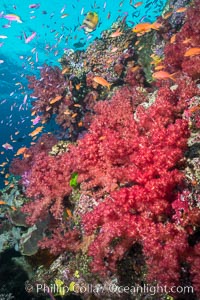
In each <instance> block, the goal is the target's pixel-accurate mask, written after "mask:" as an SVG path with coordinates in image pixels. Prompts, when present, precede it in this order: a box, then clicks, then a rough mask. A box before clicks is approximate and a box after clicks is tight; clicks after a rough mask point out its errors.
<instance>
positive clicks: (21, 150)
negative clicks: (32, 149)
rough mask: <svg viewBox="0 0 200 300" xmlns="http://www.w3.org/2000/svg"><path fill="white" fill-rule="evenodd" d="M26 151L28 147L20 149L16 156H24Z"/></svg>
mask: <svg viewBox="0 0 200 300" xmlns="http://www.w3.org/2000/svg"><path fill="white" fill-rule="evenodd" d="M26 149H27V148H26V147H22V148H19V149H18V150H17V153H16V154H15V156H17V155H21V154H23V153H24V152H25V151H26Z"/></svg>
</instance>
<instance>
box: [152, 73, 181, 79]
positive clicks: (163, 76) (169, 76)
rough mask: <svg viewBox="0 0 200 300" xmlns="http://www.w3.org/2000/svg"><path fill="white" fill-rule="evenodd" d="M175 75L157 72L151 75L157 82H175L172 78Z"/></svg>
mask: <svg viewBox="0 0 200 300" xmlns="http://www.w3.org/2000/svg"><path fill="white" fill-rule="evenodd" d="M175 74H176V73H173V74H170V73H168V72H166V71H158V72H154V73H153V74H152V77H153V78H155V79H158V80H166V79H171V80H173V81H176V80H175V78H174V75H175Z"/></svg>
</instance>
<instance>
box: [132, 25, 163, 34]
mask: <svg viewBox="0 0 200 300" xmlns="http://www.w3.org/2000/svg"><path fill="white" fill-rule="evenodd" d="M161 26H162V24H161V23H157V22H154V23H152V24H151V23H140V24H137V25H136V26H135V27H134V28H133V29H132V31H133V32H135V33H141V34H144V33H146V32H149V31H150V30H151V29H155V30H158V29H159V28H160V27H161Z"/></svg>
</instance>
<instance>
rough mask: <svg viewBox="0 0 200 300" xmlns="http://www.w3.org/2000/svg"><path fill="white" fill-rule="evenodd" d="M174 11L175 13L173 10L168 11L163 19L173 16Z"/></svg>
mask: <svg viewBox="0 0 200 300" xmlns="http://www.w3.org/2000/svg"><path fill="white" fill-rule="evenodd" d="M172 13H173V12H172V11H169V12H166V13H165V14H164V15H163V19H165V20H167V19H168V18H169V17H171V15H172Z"/></svg>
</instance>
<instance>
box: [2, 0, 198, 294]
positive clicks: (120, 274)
mask: <svg viewBox="0 0 200 300" xmlns="http://www.w3.org/2000/svg"><path fill="white" fill-rule="evenodd" d="M174 5H175V3H174ZM178 8H179V9H181V1H177V3H176V5H175V7H174V8H173V9H172V14H170V15H169V17H166V13H165V14H163V16H162V18H161V17H160V18H159V22H161V23H162V25H161V26H160V28H159V30H155V31H151V32H148V33H147V34H146V33H145V34H142V35H140V36H139V35H136V34H135V33H134V32H133V31H132V30H131V29H130V28H128V27H127V26H126V24H125V22H116V23H115V24H113V27H112V28H111V29H110V30H107V31H105V32H103V33H102V37H101V39H97V40H95V41H94V42H93V43H92V44H91V45H90V46H89V47H88V49H87V50H86V51H85V52H84V51H76V52H74V51H71V50H67V51H66V52H65V54H64V56H63V57H62V58H61V65H62V70H61V69H59V68H57V67H55V68H53V67H48V66H44V67H43V68H42V69H41V79H36V78H35V77H30V78H29V82H30V88H32V89H33V90H34V92H33V95H32V96H33V97H37V99H34V102H33V111H34V112H35V113H37V114H42V115H43V117H42V118H43V121H46V120H47V119H49V118H51V117H52V115H53V114H54V115H55V120H56V122H57V123H58V124H59V125H61V126H62V127H63V129H64V134H65V139H67V141H66V140H61V141H58V140H57V139H56V138H54V137H53V136H50V135H43V136H42V137H41V138H40V139H39V140H38V141H37V142H36V143H35V145H32V146H31V147H30V148H29V149H27V150H26V152H25V153H24V154H23V158H22V159H15V160H14V161H13V163H12V166H11V168H10V170H11V172H12V173H13V174H15V175H20V176H21V180H20V181H19V184H20V185H21V186H22V187H21V193H23V195H24V198H23V199H24V200H23V201H22V202H20V203H19V205H18V206H17V212H16V213H15V214H14V213H13V214H9V215H8V216H9V218H10V219H11V221H12V224H13V226H14V225H15V226H20V225H19V224H23V223H24V222H25V224H26V226H27V227H25V229H24V231H23V233H21V232H20V233H21V239H20V238H17V241H15V243H13V244H17V245H18V246H19V250H20V251H21V253H23V254H24V255H30V256H33V257H35V255H38V256H39V257H40V255H41V252H40V251H42V252H43V251H44V252H43V253H45V254H46V253H47V254H48V253H49V252H50V253H51V254H48V255H49V257H50V261H52V260H53V263H52V264H51V265H50V266H49V269H47V268H46V267H45V262H44V264H43V268H41V269H39V268H38V269H37V272H36V274H35V275H34V276H33V278H32V281H33V283H37V282H38V278H39V279H40V281H42V282H45V284H47V285H49V284H54V283H55V282H57V286H59V288H60V289H59V293H60V295H61V287H62V286H64V285H65V286H67V287H69V290H68V291H67V292H66V294H62V296H63V295H68V294H69V293H70V292H74V287H75V286H76V287H77V290H76V291H75V294H79V295H81V292H80V290H81V289H80V287H81V286H84V287H86V286H87V285H88V284H93V285H94V286H95V287H96V288H97V286H98V285H100V288H101V287H103V288H104V291H103V292H102V291H100V292H99V290H98V288H97V289H96V290H95V291H94V290H92V291H89V292H88V291H87V292H86V293H85V294H84V295H81V297H82V299H90V297H94V298H95V299H102V297H103V299H124V300H127V299H147V298H146V297H147V296H149V297H150V298H148V299H163V300H164V299H168V297H173V298H174V299H180V297H182V298H183V299H195V300H196V299H198V298H199V295H200V278H199V274H198V267H199V263H200V246H199V245H200V244H199V241H200V235H199V232H200V188H199V186H200V175H199V167H200V159H199V144H200V139H199V128H200V125H199V124H200V117H199V116H200V115H199V114H200V109H199V99H200V98H199V97H200V87H199V79H200V73H199V69H200V68H199V57H200V56H199V54H197V53H198V50H193V51H194V52H195V51H196V54H194V52H192V53H193V54H192V55H190V52H189V55H188V54H187V55H186V53H188V51H190V50H191V48H194V49H198V46H199V44H200V40H199V36H200V35H199V33H200V32H199V28H200V26H199V18H198V16H199V13H200V10H199V9H200V5H199V0H196V1H195V2H194V3H192V5H191V7H189V8H188V9H187V11H186V12H184V14H182V13H181V15H178V13H177V12H176V10H177V9H178ZM170 13H171V11H170ZM179 16H180V17H179ZM183 23H184V24H183ZM147 44H148V47H146V48H145V45H147ZM144 56H145V58H144ZM158 70H161V71H160V72H161V73H160V74H161V75H163V74H164V75H165V77H163V76H161V75H160V77H158V78H157V79H155V78H156V77H155V76H153V78H154V80H152V73H153V72H155V71H158ZM163 72H164V73H163ZM174 72H175V74H173V75H172V73H174ZM95 78H96V80H95ZM111 84H112V85H111ZM7 198H8V199H7V200H6V198H3V200H5V201H10V200H9V197H7ZM9 205H10V206H11V205H13V203H9ZM9 209H10V208H9ZM6 212H7V211H6ZM3 218H6V222H5V220H4V219H3ZM2 219H3V220H2V222H3V225H4V226H5V224H6V225H7V224H8V217H7V215H6V214H5V213H4V212H3V216H2ZM13 244H12V245H11V246H13ZM31 249H32V250H33V251H32V253H31ZM38 249H39V250H38ZM48 255H47V256H48ZM51 255H53V256H51ZM41 257H43V256H42V255H41ZM52 257H53V258H52ZM43 260H44V259H43ZM43 260H42V261H43ZM41 264H42V263H41ZM58 278H59V279H58ZM58 281H59V283H58ZM112 284H115V285H116V286H120V285H121V286H126V285H130V284H132V285H139V286H142V287H144V286H145V284H151V285H152V286H153V287H155V285H160V286H166V287H167V291H168V292H167V293H166V291H165V293H160V292H157V294H156V295H142V294H140V295H136V294H133V293H132V294H129V295H127V294H126V293H122V294H120V293H118V292H116V293H111V292H110V291H109V288H108V287H109V286H110V285H112ZM180 285H181V286H183V287H186V286H190V287H192V288H194V293H192V292H191V293H188V295H185V294H184V293H182V294H181V295H180V293H179V294H178V291H177V293H176V292H175V291H172V290H170V289H171V288H172V287H178V286H180ZM101 292H102V293H101ZM184 297H185V298H184ZM182 298H181V299H182Z"/></svg>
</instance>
